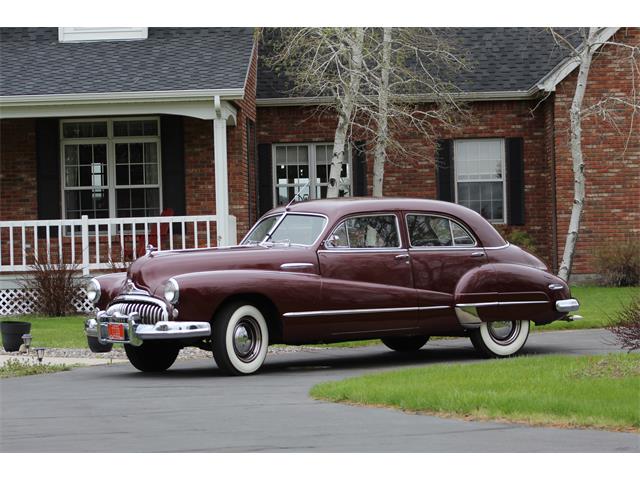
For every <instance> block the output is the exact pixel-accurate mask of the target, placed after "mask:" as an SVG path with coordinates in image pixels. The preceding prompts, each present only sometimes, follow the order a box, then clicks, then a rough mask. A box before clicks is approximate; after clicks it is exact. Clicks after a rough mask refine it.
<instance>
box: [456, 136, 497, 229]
mask: <svg viewBox="0 0 640 480" xmlns="http://www.w3.org/2000/svg"><path fill="white" fill-rule="evenodd" d="M496 140H499V141H500V142H501V144H502V147H501V148H500V155H501V158H500V160H501V163H502V178H501V179H500V181H501V182H502V219H501V220H495V219H493V220H489V219H487V221H488V222H490V223H493V224H495V225H503V224H506V223H507V218H509V217H508V214H507V205H508V202H507V166H506V142H505V139H504V138H495V137H492V138H461V139H457V140H454V141H453V175H454V179H453V180H454V183H455V187H456V188H455V200H456V203H458V184H459V183H486V182H497V181H498V180H497V179H494V180H458V168H457V165H456V161H457V160H456V159H457V157H458V155H457V149H458V146H459V145H460V144H461V143H470V142H482V141H496Z"/></svg>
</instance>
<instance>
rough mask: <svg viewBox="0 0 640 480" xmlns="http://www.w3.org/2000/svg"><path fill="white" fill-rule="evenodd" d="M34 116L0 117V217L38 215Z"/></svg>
mask: <svg viewBox="0 0 640 480" xmlns="http://www.w3.org/2000/svg"><path fill="white" fill-rule="evenodd" d="M36 182H37V178H36V131H35V120H33V119H16V120H13V119H12V120H1V121H0V220H33V219H36V218H37V217H38V198H37V188H36V187H37V184H36Z"/></svg>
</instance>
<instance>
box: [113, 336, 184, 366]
mask: <svg viewBox="0 0 640 480" xmlns="http://www.w3.org/2000/svg"><path fill="white" fill-rule="evenodd" d="M124 351H125V353H126V354H127V358H128V359H129V361H130V362H131V365H133V366H134V367H136V368H137V369H138V370H140V371H141V372H164V371H165V370H167V369H168V368H169V367H170V366H171V365H173V362H175V361H176V358H177V357H178V353H179V352H180V347H179V346H178V344H177V343H175V342H172V341H167V340H160V341H158V340H156V341H153V340H147V341H145V342H143V343H142V345H140V346H139V347H134V346H133V345H129V344H127V343H125V345H124Z"/></svg>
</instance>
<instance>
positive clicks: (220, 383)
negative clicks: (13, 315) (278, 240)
mask: <svg viewBox="0 0 640 480" xmlns="http://www.w3.org/2000/svg"><path fill="white" fill-rule="evenodd" d="M527 345H528V348H527V350H526V353H528V354H549V353H562V354H575V355H582V354H596V353H606V352H612V351H617V348H616V347H614V346H613V343H612V341H611V337H610V335H609V334H608V332H606V331H604V330H583V331H573V332H544V333H538V334H533V335H532V336H531V337H530V339H529V342H528V343H527ZM477 360H478V357H476V356H475V353H474V351H473V349H472V348H471V347H470V343H469V342H468V340H466V339H460V340H441V341H435V342H430V343H429V344H427V347H425V348H424V349H422V350H421V351H419V352H417V353H415V354H411V355H398V354H395V353H393V352H391V351H389V350H387V349H386V348H385V347H382V346H380V347H377V346H376V347H366V348H356V349H338V348H334V349H326V350H312V351H303V352H295V353H281V354H276V355H269V356H268V357H267V363H266V364H265V367H264V370H263V372H262V373H261V374H259V375H254V376H251V377H241V378H237V377H234V378H230V377H224V376H221V375H220V373H219V371H218V369H217V368H216V367H215V364H214V362H213V359H211V360H209V361H207V360H191V361H182V362H178V363H176V365H174V366H173V367H172V369H171V370H169V371H168V372H166V373H164V374H158V375H148V374H147V375H145V374H142V373H139V372H137V371H136V370H135V369H134V368H133V367H131V366H130V365H128V364H126V365H111V366H98V367H87V368H78V369H75V370H72V371H70V372H62V373H56V374H53V375H42V376H33V377H23V378H11V379H5V380H0V451H1V452H113V451H115V452H185V451H188V452H200V451H204V452H263V451H289V452H307V451H312V452H313V451H315V452H371V451H374V452H382V451H399V452H492V451H505V452H592V451H593V452H638V451H640V436H638V435H635V434H630V433H615V432H605V431H595V430H562V429H553V428H539V427H535V428H534V427H526V426H522V425H511V424H504V423H493V422H470V421H463V420H453V419H442V418H435V417H429V416H425V415H412V414H405V413H402V412H398V411H394V410H391V409H377V408H361V407H352V406H346V405H338V404H331V403H324V402H318V401H315V400H312V399H311V398H310V397H309V396H308V392H309V389H310V388H311V387H312V386H313V385H314V384H316V383H318V382H322V381H326V380H335V379H340V378H344V377H348V376H354V375H359V374H362V373H365V372H372V371H377V370H382V369H386V368H398V367H411V366H421V365H422V366H424V365H431V364H435V363H441V362H466V361H477Z"/></svg>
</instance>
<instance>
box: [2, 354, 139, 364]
mask: <svg viewBox="0 0 640 480" xmlns="http://www.w3.org/2000/svg"><path fill="white" fill-rule="evenodd" d="M9 360H19V361H21V362H30V363H38V358H37V357H36V354H35V352H32V353H31V354H29V355H26V354H23V355H7V354H3V355H0V367H1V366H2V365H4V364H5V363H7V362H8V361H9ZM127 362H128V360H126V359H121V358H114V359H111V358H91V357H47V354H46V351H45V356H44V358H43V359H42V363H43V364H45V365H63V364H65V365H80V366H93V365H111V364H116V363H127Z"/></svg>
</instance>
